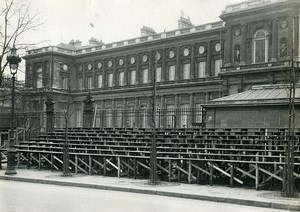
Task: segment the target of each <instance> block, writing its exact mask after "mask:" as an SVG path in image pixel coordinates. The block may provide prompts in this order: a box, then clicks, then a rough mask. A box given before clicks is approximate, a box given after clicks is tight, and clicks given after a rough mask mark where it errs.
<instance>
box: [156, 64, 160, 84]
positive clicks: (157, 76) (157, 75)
mask: <svg viewBox="0 0 300 212" xmlns="http://www.w3.org/2000/svg"><path fill="white" fill-rule="evenodd" d="M156 82H161V67H158V68H157V69H156Z"/></svg>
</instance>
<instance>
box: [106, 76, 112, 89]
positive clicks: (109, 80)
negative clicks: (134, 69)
mask: <svg viewBox="0 0 300 212" xmlns="http://www.w3.org/2000/svg"><path fill="white" fill-rule="evenodd" d="M107 86H108V87H112V86H113V74H108V84H107Z"/></svg>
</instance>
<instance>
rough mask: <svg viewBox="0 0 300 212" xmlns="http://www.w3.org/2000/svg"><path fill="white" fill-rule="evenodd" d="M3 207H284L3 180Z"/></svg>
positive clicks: (79, 210) (83, 211)
mask: <svg viewBox="0 0 300 212" xmlns="http://www.w3.org/2000/svg"><path fill="white" fill-rule="evenodd" d="M166 189H167V187H166ZM0 211H1V212H93V211H97V212H110V211H113V212H127V211H128V212H143V211H145V212H158V211H159V212H161V211H163V212H198V211H201V212H202V211H203V212H206V211H207V212H219V211H222V212H227V211H228V212H232V211H233V212H250V211H251V212H253V211H255V212H260V211H264V212H268V211H272V212H278V211H281V210H274V209H268V208H259V207H248V206H240V205H234V204H227V203H216V202H208V201H200V200H191V199H181V198H172V197H164V196H155V195H146V194H135V193H126V192H116V191H106V190H97V189H88V188H77V187H67V186H56V185H46V184H35V183H26V182H15V181H5V180H0Z"/></svg>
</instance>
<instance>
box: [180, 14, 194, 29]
mask: <svg viewBox="0 0 300 212" xmlns="http://www.w3.org/2000/svg"><path fill="white" fill-rule="evenodd" d="M193 26H194V25H193V24H192V22H191V20H190V17H187V18H185V17H183V16H181V17H180V19H179V20H178V29H184V28H192V27H193Z"/></svg>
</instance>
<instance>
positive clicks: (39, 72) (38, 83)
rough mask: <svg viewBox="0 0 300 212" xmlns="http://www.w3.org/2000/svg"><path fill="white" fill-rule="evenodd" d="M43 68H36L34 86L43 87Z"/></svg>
mask: <svg viewBox="0 0 300 212" xmlns="http://www.w3.org/2000/svg"><path fill="white" fill-rule="evenodd" d="M42 72H43V70H42V68H41V67H39V68H38V70H37V79H36V87H37V88H41V87H43V73H42Z"/></svg>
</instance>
